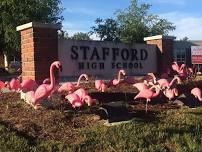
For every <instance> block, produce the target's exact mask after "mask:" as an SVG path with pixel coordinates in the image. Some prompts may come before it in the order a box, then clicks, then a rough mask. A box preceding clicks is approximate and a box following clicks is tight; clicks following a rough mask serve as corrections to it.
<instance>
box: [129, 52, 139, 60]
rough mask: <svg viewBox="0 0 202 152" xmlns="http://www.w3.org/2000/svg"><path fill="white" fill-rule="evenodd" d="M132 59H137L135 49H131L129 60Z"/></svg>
mask: <svg viewBox="0 0 202 152" xmlns="http://www.w3.org/2000/svg"><path fill="white" fill-rule="evenodd" d="M134 60H138V57H137V50H136V49H131V61H134Z"/></svg>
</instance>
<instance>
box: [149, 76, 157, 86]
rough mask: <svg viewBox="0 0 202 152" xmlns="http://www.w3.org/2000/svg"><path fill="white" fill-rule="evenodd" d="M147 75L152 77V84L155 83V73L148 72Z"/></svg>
mask: <svg viewBox="0 0 202 152" xmlns="http://www.w3.org/2000/svg"><path fill="white" fill-rule="evenodd" d="M148 75H149V76H151V77H152V79H153V82H154V84H156V77H155V75H154V74H153V73H149V74H148Z"/></svg>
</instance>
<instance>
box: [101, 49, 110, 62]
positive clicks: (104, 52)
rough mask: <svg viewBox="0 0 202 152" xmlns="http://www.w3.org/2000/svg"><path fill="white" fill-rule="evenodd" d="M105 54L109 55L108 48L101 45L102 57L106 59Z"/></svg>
mask: <svg viewBox="0 0 202 152" xmlns="http://www.w3.org/2000/svg"><path fill="white" fill-rule="evenodd" d="M106 56H109V48H106V47H103V48H102V59H103V60H106Z"/></svg>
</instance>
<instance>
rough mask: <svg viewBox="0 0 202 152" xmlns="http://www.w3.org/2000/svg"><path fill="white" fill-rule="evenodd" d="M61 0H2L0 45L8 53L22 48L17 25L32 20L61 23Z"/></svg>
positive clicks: (0, 7)
mask: <svg viewBox="0 0 202 152" xmlns="http://www.w3.org/2000/svg"><path fill="white" fill-rule="evenodd" d="M59 4H60V0H31V1H30V0H1V1H0V10H1V13H0V46H1V48H0V49H1V50H0V51H4V52H5V53H6V54H8V55H13V56H15V54H16V53H17V52H19V50H20V48H19V47H20V36H19V32H17V31H16V27H17V26H18V25H21V24H25V23H28V22H31V21H35V22H44V23H56V24H61V21H62V20H63V17H62V16H61V15H60V14H61V11H62V8H61V7H60V6H59Z"/></svg>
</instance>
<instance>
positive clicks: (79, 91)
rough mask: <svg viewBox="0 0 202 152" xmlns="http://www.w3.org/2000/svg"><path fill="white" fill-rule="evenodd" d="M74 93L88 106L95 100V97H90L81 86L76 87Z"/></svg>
mask: <svg viewBox="0 0 202 152" xmlns="http://www.w3.org/2000/svg"><path fill="white" fill-rule="evenodd" d="M74 93H75V94H77V95H78V96H79V97H80V99H81V100H82V101H84V102H85V103H86V104H87V105H88V106H91V105H93V104H94V103H96V102H95V99H92V98H91V96H89V95H88V93H87V91H86V90H84V89H83V88H80V89H77V90H76V91H74Z"/></svg>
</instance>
